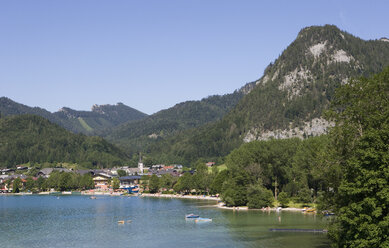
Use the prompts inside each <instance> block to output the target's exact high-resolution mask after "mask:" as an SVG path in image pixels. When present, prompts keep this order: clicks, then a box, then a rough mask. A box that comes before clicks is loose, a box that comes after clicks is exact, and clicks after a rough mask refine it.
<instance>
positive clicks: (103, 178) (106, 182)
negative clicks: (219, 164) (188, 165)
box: [0, 161, 214, 195]
mask: <svg viewBox="0 0 389 248" xmlns="http://www.w3.org/2000/svg"><path fill="white" fill-rule="evenodd" d="M207 164H212V165H213V164H214V163H213V162H211V163H207ZM31 169H32V168H29V167H27V166H17V167H16V169H9V168H6V169H0V193H3V194H6V193H19V194H32V193H33V192H32V191H29V190H27V191H25V192H23V193H22V192H19V191H18V192H16V191H15V189H14V181H15V180H16V179H17V180H19V181H20V182H21V187H20V188H21V189H25V188H26V187H25V186H26V184H27V183H28V178H30V180H31V179H32V180H34V181H37V180H38V179H39V178H40V177H41V178H43V179H48V178H50V175H52V174H53V173H58V172H59V173H61V172H66V173H75V174H78V175H79V176H85V175H90V177H91V179H92V180H93V187H90V188H91V189H88V190H84V191H81V193H83V194H114V195H117V194H122V193H138V192H140V191H143V188H142V189H141V187H140V185H141V181H142V178H146V180H147V178H150V177H151V176H152V175H156V176H157V177H162V176H163V175H170V176H172V177H176V178H177V177H180V176H182V175H183V174H184V173H191V174H193V173H194V171H190V170H183V166H182V165H163V164H158V165H152V166H150V167H145V166H144V165H143V163H142V162H141V161H140V162H139V163H138V167H135V168H133V167H128V166H124V167H114V168H106V169H89V170H71V169H67V168H61V167H56V168H43V169H41V170H39V171H38V172H37V173H36V174H35V175H33V176H31V174H30V175H29V173H28V172H29V171H30V170H31ZM115 180H116V181H119V185H118V186H119V187H114V186H113V182H114V181H115ZM146 189H147V188H146ZM34 193H39V194H50V193H61V192H57V191H56V190H55V189H54V188H50V189H48V190H47V191H42V192H34ZM71 193H74V192H67V191H64V192H62V194H71Z"/></svg>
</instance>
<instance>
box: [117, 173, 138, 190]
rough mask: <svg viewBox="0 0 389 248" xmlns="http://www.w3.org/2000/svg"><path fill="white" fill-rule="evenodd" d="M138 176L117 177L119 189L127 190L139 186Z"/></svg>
mask: <svg viewBox="0 0 389 248" xmlns="http://www.w3.org/2000/svg"><path fill="white" fill-rule="evenodd" d="M140 178H141V177H140V176H125V177H119V181H120V187H119V188H120V189H125V190H129V189H131V188H133V187H135V186H137V185H138V184H139V181H140Z"/></svg>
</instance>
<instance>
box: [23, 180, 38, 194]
mask: <svg viewBox="0 0 389 248" xmlns="http://www.w3.org/2000/svg"><path fill="white" fill-rule="evenodd" d="M35 187H36V184H35V181H34V180H33V179H32V177H27V179H26V185H25V187H24V189H25V190H27V191H33V190H34V189H35Z"/></svg>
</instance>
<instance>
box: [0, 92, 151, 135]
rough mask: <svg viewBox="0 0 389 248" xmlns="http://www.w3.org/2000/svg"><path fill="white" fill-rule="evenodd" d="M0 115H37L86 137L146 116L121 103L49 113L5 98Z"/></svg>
mask: <svg viewBox="0 0 389 248" xmlns="http://www.w3.org/2000/svg"><path fill="white" fill-rule="evenodd" d="M0 113H1V114H2V115H3V116H9V115H20V114H34V115H39V116H42V117H44V118H46V119H48V120H50V121H51V122H53V123H56V124H58V125H60V126H62V127H64V128H66V129H67V130H70V131H72V132H75V133H84V134H88V135H92V134H99V133H101V132H102V131H103V130H105V129H106V128H111V127H114V126H117V125H120V124H122V123H125V122H129V121H134V120H139V119H142V118H144V117H146V116H147V115H146V114H144V113H142V112H140V111H138V110H136V109H133V108H131V107H128V106H126V105H124V104H123V103H118V104H116V105H93V107H92V111H77V110H73V109H70V108H66V107H64V108H61V109H60V110H59V111H58V112H55V113H51V112H49V111H47V110H45V109H42V108H38V107H34V108H31V107H29V106H26V105H23V104H20V103H17V102H14V101H12V100H11V99H9V98H6V97H1V98H0Z"/></svg>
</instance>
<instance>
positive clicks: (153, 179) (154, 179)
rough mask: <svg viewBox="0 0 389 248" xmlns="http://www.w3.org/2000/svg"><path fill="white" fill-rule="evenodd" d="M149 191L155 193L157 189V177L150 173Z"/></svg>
mask: <svg viewBox="0 0 389 248" xmlns="http://www.w3.org/2000/svg"><path fill="white" fill-rule="evenodd" d="M149 189H150V193H157V192H158V191H159V178H158V177H157V175H155V174H154V175H152V176H151V178H150V182H149Z"/></svg>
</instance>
